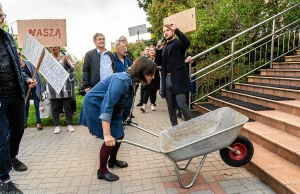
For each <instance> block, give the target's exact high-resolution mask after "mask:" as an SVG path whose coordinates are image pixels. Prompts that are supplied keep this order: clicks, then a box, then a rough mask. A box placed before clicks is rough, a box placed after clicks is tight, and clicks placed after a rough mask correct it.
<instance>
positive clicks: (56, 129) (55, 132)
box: [53, 126, 60, 134]
mask: <svg viewBox="0 0 300 194" xmlns="http://www.w3.org/2000/svg"><path fill="white" fill-rule="evenodd" d="M53 133H54V134H59V133H60V128H59V126H57V127H55V129H54V132H53Z"/></svg>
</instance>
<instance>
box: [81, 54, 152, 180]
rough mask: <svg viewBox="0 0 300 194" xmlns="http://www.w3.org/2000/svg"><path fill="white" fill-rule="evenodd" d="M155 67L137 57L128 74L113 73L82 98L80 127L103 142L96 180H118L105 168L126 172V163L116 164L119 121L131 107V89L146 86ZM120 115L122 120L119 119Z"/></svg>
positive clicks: (117, 161) (120, 130)
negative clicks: (129, 106)
mask: <svg viewBox="0 0 300 194" xmlns="http://www.w3.org/2000/svg"><path fill="white" fill-rule="evenodd" d="M155 70H156V65H155V63H154V62H153V61H152V60H150V59H148V58H147V57H140V58H139V59H137V61H136V62H135V63H134V64H133V65H132V66H131V68H130V69H129V70H127V72H122V73H115V74H113V75H111V76H109V77H107V78H106V79H104V80H102V81H101V82H99V83H98V84H97V85H96V86H94V87H93V88H92V89H91V90H90V91H89V92H88V93H87V94H86V95H85V97H84V100H83V104H82V110H81V114H80V119H79V123H80V124H82V125H85V126H87V127H88V129H89V131H90V133H91V134H92V135H95V136H96V137H98V138H100V139H103V140H104V143H103V144H102V147H101V149H100V167H99V169H98V171H97V175H98V179H104V180H107V181H116V180H118V179H119V177H118V176H117V175H115V174H113V173H111V172H109V171H108V169H107V166H108V167H110V168H113V167H114V166H117V167H120V168H125V167H127V166H128V164H127V163H126V162H125V161H120V160H117V153H118V150H119V148H120V143H116V139H123V137H124V128H123V125H122V118H126V114H127V116H128V115H129V114H130V113H129V112H128V113H125V112H124V113H125V117H124V113H123V111H124V110H128V108H127V109H126V105H128V104H132V101H133V96H134V85H135V84H138V83H142V84H149V83H150V82H151V80H152V79H153V78H154V73H155ZM122 114H123V117H122Z"/></svg>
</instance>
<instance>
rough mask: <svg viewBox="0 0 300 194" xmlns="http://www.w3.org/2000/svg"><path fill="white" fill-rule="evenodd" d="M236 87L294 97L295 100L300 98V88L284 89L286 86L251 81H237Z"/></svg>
mask: <svg viewBox="0 0 300 194" xmlns="http://www.w3.org/2000/svg"><path fill="white" fill-rule="evenodd" d="M235 88H236V89H240V90H246V91H251V92H258V93H263V94H271V95H275V96H282V97H287V98H293V99H295V100H300V90H291V89H284V88H276V87H269V86H260V85H253V84H251V83H249V84H248V83H247V84H244V83H235Z"/></svg>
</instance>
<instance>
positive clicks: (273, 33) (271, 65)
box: [270, 18, 276, 68]
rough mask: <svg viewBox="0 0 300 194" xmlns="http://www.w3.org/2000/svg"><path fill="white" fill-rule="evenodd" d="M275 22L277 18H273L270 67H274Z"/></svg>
mask: <svg viewBox="0 0 300 194" xmlns="http://www.w3.org/2000/svg"><path fill="white" fill-rule="evenodd" d="M275 22H276V18H274V19H273V27H272V42H271V57H270V68H273V58H274V40H275V25H276V24H275Z"/></svg>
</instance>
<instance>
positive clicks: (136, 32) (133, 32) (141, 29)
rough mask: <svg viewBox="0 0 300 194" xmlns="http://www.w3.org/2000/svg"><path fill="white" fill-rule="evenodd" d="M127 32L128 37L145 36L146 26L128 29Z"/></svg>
mask: <svg viewBox="0 0 300 194" xmlns="http://www.w3.org/2000/svg"><path fill="white" fill-rule="evenodd" d="M128 32H129V36H135V35H141V34H146V33H147V27H146V24H142V25H138V26H133V27H130V28H128Z"/></svg>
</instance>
